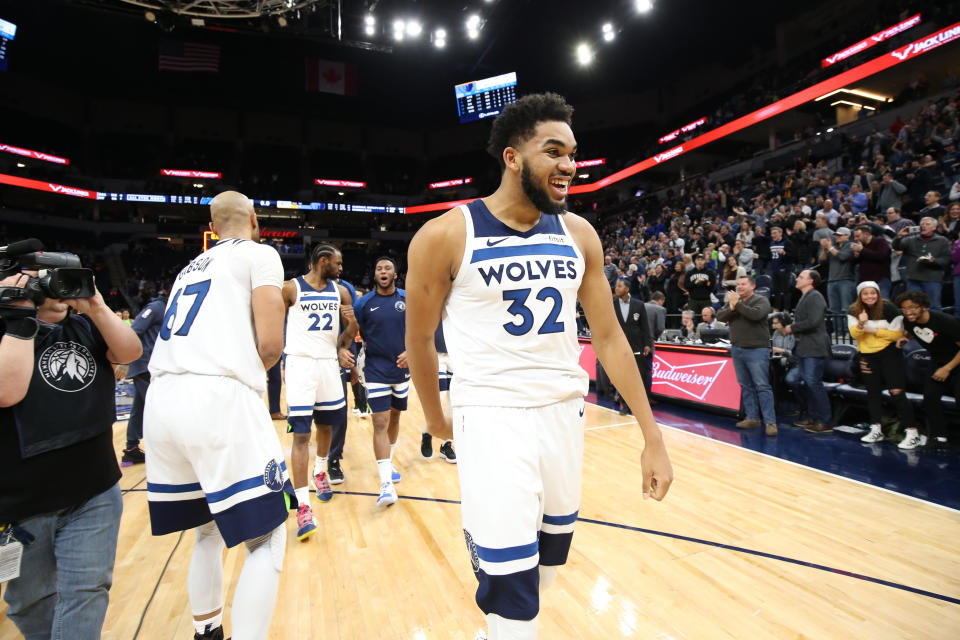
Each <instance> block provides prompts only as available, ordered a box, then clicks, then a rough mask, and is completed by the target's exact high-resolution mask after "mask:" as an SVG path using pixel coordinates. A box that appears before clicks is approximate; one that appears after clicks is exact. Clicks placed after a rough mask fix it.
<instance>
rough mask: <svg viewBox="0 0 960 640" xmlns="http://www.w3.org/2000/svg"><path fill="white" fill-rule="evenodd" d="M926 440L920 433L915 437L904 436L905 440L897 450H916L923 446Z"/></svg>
mask: <svg viewBox="0 0 960 640" xmlns="http://www.w3.org/2000/svg"><path fill="white" fill-rule="evenodd" d="M924 439H925V438H924V436H921V435H920V434H919V433H918V434H917V435H915V436H910V435H908V436H904V437H903V440H901V441H900V444H898V445H897V448H898V449H903V450H904V451H909V450H911V449H916V448H917V447H922V446H923V441H924Z"/></svg>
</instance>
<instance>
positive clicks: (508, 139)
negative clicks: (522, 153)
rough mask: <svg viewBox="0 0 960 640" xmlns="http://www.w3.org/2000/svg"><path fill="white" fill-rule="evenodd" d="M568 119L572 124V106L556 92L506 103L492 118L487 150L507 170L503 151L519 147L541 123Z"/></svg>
mask: <svg viewBox="0 0 960 640" xmlns="http://www.w3.org/2000/svg"><path fill="white" fill-rule="evenodd" d="M554 121H555V122H565V123H567V124H568V125H571V126H572V125H573V107H571V106H570V105H569V104H567V101H566V99H565V98H564V97H563V96H561V95H560V94H557V93H532V94H530V95H527V96H524V97H522V98H520V99H519V100H517V101H516V102H514V103H513V104H509V105H507V107H506V108H505V109H504V110H503V113H501V114H500V115H499V116H497V117H496V119H495V120H494V121H493V127H492V128H491V129H490V139H489V141H488V142H487V153H489V154H490V155H491V156H493V157H494V158H495V159H496V160H497V162H499V163H500V170H501V171H503V170H504V169H506V166H507V165H506V163H504V161H503V150H504V149H506V148H507V147H517V146H518V145H520V143H522V142H523V141H524V140H527V139H528V138H530V136H532V135H533V133H534V130H535V129H536V128H537V125H538V124H539V123H541V122H554Z"/></svg>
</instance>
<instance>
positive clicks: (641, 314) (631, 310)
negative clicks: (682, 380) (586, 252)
mask: <svg viewBox="0 0 960 640" xmlns="http://www.w3.org/2000/svg"><path fill="white" fill-rule="evenodd" d="M613 310H614V312H615V313H616V316H617V320H618V321H619V322H620V328H621V329H623V333H624V335H626V336H627V342H629V343H630V348H631V349H632V350H633V355H634V357H635V358H636V359H637V368H638V369H640V376H641V377H642V378H643V387H644V389H646V391H647V394H648V395H649V394H650V382H651V379H650V376H651V370H652V366H653V338H652V334H651V332H650V325H649V322H648V321H647V310H646V307H645V306H644V303H643V302H640V301H639V300H635V299H633V298H631V297H630V282H629V280H627V279H626V278H620V279H618V280H617V282H616V285H614V288H613ZM621 402H622V401H621ZM624 409H626V410H627V411H629V407H627V406H626V405H625V404H624Z"/></svg>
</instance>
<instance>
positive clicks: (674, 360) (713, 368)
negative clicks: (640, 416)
mask: <svg viewBox="0 0 960 640" xmlns="http://www.w3.org/2000/svg"><path fill="white" fill-rule="evenodd" d="M651 391H652V392H653V393H657V394H660V395H663V396H668V397H671V398H676V399H678V400H686V401H689V402H695V403H699V404H707V405H712V406H714V407H717V408H722V409H729V410H730V411H739V410H740V385H739V384H738V383H737V374H736V371H734V368H733V359H732V358H731V357H730V355H729V354H725V353H723V352H718V353H703V352H699V353H698V352H695V351H692V352H686V351H673V350H671V349H670V348H669V347H667V348H658V349H657V351H656V353H655V354H654V356H653V385H652V388H651Z"/></svg>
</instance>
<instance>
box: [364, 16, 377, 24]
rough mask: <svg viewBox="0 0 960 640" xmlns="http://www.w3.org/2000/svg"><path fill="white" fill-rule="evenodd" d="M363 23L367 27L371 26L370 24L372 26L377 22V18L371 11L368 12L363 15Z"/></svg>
mask: <svg viewBox="0 0 960 640" xmlns="http://www.w3.org/2000/svg"><path fill="white" fill-rule="evenodd" d="M363 24H365V25H367V26H368V27H372V26H374V25H375V24H377V19H376V18H375V17H373V14H372V13H368V14H367V15H366V16H364V18H363Z"/></svg>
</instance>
